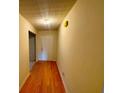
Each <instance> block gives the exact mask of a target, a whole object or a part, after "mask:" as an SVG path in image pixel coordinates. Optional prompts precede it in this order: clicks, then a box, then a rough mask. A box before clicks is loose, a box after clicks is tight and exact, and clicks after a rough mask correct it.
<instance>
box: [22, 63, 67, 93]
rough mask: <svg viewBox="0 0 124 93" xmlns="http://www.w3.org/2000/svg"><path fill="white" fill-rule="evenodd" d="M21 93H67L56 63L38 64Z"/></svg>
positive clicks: (35, 65)
mask: <svg viewBox="0 0 124 93" xmlns="http://www.w3.org/2000/svg"><path fill="white" fill-rule="evenodd" d="M20 93H65V90H64V86H63V83H62V80H61V78H60V74H59V71H58V68H57V65H56V62H52V61H48V62H41V61H38V62H36V63H35V64H34V66H33V68H32V71H31V74H30V76H29V77H28V79H27V80H26V82H25V84H24V86H23V87H22V89H21V90H20Z"/></svg>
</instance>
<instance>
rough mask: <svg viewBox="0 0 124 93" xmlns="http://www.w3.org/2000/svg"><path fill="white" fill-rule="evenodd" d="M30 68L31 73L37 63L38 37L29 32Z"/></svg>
mask: <svg viewBox="0 0 124 93" xmlns="http://www.w3.org/2000/svg"><path fill="white" fill-rule="evenodd" d="M29 61H30V63H29V67H30V71H31V69H32V66H33V65H34V63H35V61H36V35H35V34H34V33H32V32H31V31H29Z"/></svg>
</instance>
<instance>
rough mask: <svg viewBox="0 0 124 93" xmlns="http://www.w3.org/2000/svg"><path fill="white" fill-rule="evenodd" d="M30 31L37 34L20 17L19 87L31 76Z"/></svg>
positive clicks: (20, 16)
mask: <svg viewBox="0 0 124 93" xmlns="http://www.w3.org/2000/svg"><path fill="white" fill-rule="evenodd" d="M29 30H30V31H32V32H33V33H36V30H35V29H34V27H33V26H32V25H31V24H30V23H29V22H28V21H27V20H26V19H25V18H24V17H23V16H22V15H19V86H21V85H22V84H23V82H24V80H25V78H26V77H27V75H28V74H29V37H28V31H29Z"/></svg>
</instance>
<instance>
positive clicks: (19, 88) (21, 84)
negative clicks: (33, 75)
mask: <svg viewBox="0 0 124 93" xmlns="http://www.w3.org/2000/svg"><path fill="white" fill-rule="evenodd" d="M29 76H30V73H28V75H27V76H26V77H25V79H24V80H23V82H22V84H21V85H20V86H19V90H20V89H21V88H22V86H23V85H24V83H25V81H26V80H27V78H28V77H29Z"/></svg>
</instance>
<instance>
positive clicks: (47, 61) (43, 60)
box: [37, 60, 56, 62]
mask: <svg viewBox="0 0 124 93" xmlns="http://www.w3.org/2000/svg"><path fill="white" fill-rule="evenodd" d="M41 61H42V62H49V61H50V62H56V60H38V61H37V62H41Z"/></svg>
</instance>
